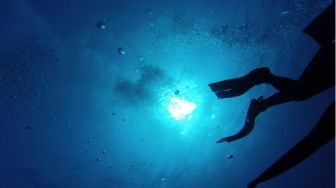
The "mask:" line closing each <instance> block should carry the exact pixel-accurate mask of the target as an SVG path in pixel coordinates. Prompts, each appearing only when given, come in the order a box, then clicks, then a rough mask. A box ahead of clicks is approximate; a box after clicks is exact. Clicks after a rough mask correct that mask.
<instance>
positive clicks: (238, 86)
mask: <svg viewBox="0 0 336 188" xmlns="http://www.w3.org/2000/svg"><path fill="white" fill-rule="evenodd" d="M271 76H272V74H271V73H270V70H269V69H268V68H266V67H263V68H258V69H255V70H253V71H251V72H250V73H248V74H247V75H245V76H243V77H240V78H234V79H229V80H223V81H220V82H215V83H211V84H209V87H210V89H211V90H212V91H213V92H216V95H217V97H218V98H228V97H236V96H239V95H242V94H243V93H245V92H246V91H248V90H249V89H251V88H252V87H253V86H255V85H258V84H262V83H267V82H269V79H270V77H271Z"/></svg>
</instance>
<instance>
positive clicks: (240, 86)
mask: <svg viewBox="0 0 336 188" xmlns="http://www.w3.org/2000/svg"><path fill="white" fill-rule="evenodd" d="M334 15H335V2H334V1H333V2H332V3H331V5H329V6H328V7H327V8H326V9H325V10H324V11H323V12H322V13H321V14H320V15H319V16H317V17H316V18H315V19H314V20H313V21H312V22H311V23H310V24H309V25H308V26H307V27H306V28H305V29H304V32H305V33H306V34H307V35H309V36H310V37H312V38H313V39H314V40H315V41H316V42H317V43H318V44H319V45H320V46H321V47H320V49H319V50H318V52H317V53H316V55H315V56H314V57H313V59H312V60H311V61H310V63H309V64H308V66H307V67H306V68H305V71H304V72H303V74H302V75H301V76H300V78H299V79H298V80H293V79H291V78H285V77H280V76H276V75H273V74H272V73H271V71H270V70H269V69H268V68H266V67H263V68H259V69H255V70H253V71H251V72H250V73H249V74H247V75H245V76H243V77H240V78H235V79H230V80H224V81H220V82H216V83H211V84H209V86H210V88H211V90H212V91H213V92H215V94H216V95H217V97H218V98H228V97H236V96H239V95H241V94H243V93H245V92H246V91H248V90H249V89H250V88H252V87H254V86H255V85H258V84H263V83H269V84H271V85H272V86H273V87H275V88H276V89H277V90H278V92H277V93H275V94H274V95H272V96H270V97H268V98H266V99H263V97H259V98H258V99H252V100H251V103H250V106H249V109H248V112H247V117H246V121H245V125H244V127H243V129H241V130H240V131H239V132H238V133H237V134H235V135H233V136H229V137H224V138H222V139H220V140H219V141H217V143H221V142H231V141H234V140H237V139H240V138H243V137H245V136H247V135H248V134H249V133H250V132H251V131H252V129H253V127H254V121H255V118H256V117H257V116H258V115H259V114H260V113H261V112H263V111H265V110H267V109H268V108H269V107H272V106H275V105H278V104H282V103H286V102H290V101H302V100H306V99H308V98H310V97H312V96H314V95H316V94H318V93H320V92H322V91H325V90H327V89H329V88H331V87H333V86H335V16H334ZM334 108H335V104H334V102H333V103H332V104H331V105H330V106H329V108H328V109H327V110H326V112H325V113H324V114H323V116H322V117H321V119H320V121H319V122H318V123H317V125H316V126H315V128H314V129H313V130H312V131H311V132H310V133H309V134H308V135H307V136H306V137H305V138H304V139H303V140H302V141H301V142H299V143H298V144H297V145H296V146H294V147H293V148H292V149H291V150H290V151H289V152H287V153H286V154H285V155H284V156H282V157H281V158H280V159H279V160H278V161H277V162H276V163H274V164H273V165H272V166H271V167H270V168H269V169H267V170H266V171H265V172H264V173H263V174H262V175H261V176H259V177H258V178H257V179H256V180H254V181H252V182H251V183H250V184H249V187H255V186H256V185H257V184H258V183H260V182H263V181H266V180H268V179H271V178H273V177H275V176H277V175H279V174H281V173H282V172H285V171H286V170H288V169H290V168H291V167H293V166H295V165H296V164H298V163H299V162H301V161H302V160H304V159H306V158H307V157H309V155H311V154H312V153H313V152H315V151H316V150H317V149H318V148H320V147H321V146H322V145H324V144H325V143H327V142H328V141H329V140H331V139H333V138H334V137H335V115H334V114H335V109H334Z"/></svg>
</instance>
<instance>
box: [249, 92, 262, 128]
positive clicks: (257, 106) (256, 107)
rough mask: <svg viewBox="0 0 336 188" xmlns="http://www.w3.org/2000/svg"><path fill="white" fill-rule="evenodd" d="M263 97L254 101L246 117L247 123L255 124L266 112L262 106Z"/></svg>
mask: <svg viewBox="0 0 336 188" xmlns="http://www.w3.org/2000/svg"><path fill="white" fill-rule="evenodd" d="M262 100H263V97H262V96H261V97H259V98H258V99H252V100H251V103H250V106H249V109H248V111H247V116H246V123H248V124H250V123H254V120H255V118H256V117H257V116H258V115H259V114H260V113H261V112H263V111H265V110H266V108H265V107H264V106H263V105H262Z"/></svg>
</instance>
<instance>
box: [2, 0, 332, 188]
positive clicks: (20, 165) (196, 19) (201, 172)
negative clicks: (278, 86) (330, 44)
mask: <svg viewBox="0 0 336 188" xmlns="http://www.w3.org/2000/svg"><path fill="white" fill-rule="evenodd" d="M329 3H330V1H329V0H328V1H327V0H320V1H316V0H314V1H313V0H307V1H304V0H287V1H285V0H284V1H266V0H244V1H234V0H227V1H223V0H222V1H220V0H210V1H207V0H185V1H178V0H170V1H154V0H152V1H149V0H148V1H147V0H139V1H135V0H134V1H131V0H126V1H115V0H110V1H108V0H104V1H89V0H83V1H64V0H59V1H42V0H30V1H29V0H13V1H11V0H2V1H1V2H0V23H1V29H0V34H1V35H0V41H1V43H0V148H1V152H0V187H4V188H7V187H9V188H12V187H13V188H16V187H17V188H26V187H27V188H40V187H43V188H44V187H47V188H68V187H69V188H73V187H80V188H96V187H97V188H111V187H117V188H119V187H121V188H123V187H140V188H157V187H161V188H175V187H178V188H187V187H195V188H198V187H208V188H219V187H221V188H222V187H228V188H241V187H246V184H247V183H248V182H249V181H251V180H253V179H254V178H255V177H257V176H258V175H259V174H260V173H261V172H262V171H263V170H264V169H266V168H267V167H268V166H270V165H271V164H272V163H273V162H274V161H275V160H276V159H278V158H279V157H280V156H281V155H282V154H284V153H285V152H286V151H288V150H289V149H290V148H291V147H292V146H293V145H294V144H295V143H297V142H298V141H299V140H300V139H301V138H303V136H305V135H306V134H307V133H308V132H309V131H310V130H311V129H312V128H313V127H314V125H315V123H316V122H317V121H318V119H319V117H320V116H321V114H322V113H323V111H324V110H325V109H326V107H327V106H328V105H329V103H330V102H331V101H332V100H333V99H334V95H335V92H334V88H332V89H330V90H328V91H325V92H323V93H321V94H319V95H316V96H314V97H313V98H311V99H310V100H307V101H304V102H291V103H287V104H283V105H279V106H276V107H274V108H271V109H269V110H267V111H266V112H264V113H262V114H261V115H260V116H259V117H258V118H257V120H256V127H255V129H254V131H253V132H252V133H251V134H250V135H249V136H247V137H245V138H244V139H241V140H238V141H236V142H232V143H230V144H227V143H225V144H215V141H217V140H218V139H219V138H221V137H223V136H228V135H231V134H234V133H235V132H237V131H238V130H239V129H240V128H241V127H242V126H243V122H244V118H245V114H246V111H247V107H248V105H249V102H250V100H251V99H252V98H256V97H259V96H260V95H263V96H265V97H267V96H270V95H271V94H272V93H274V92H275V89H273V88H272V87H271V86H270V85H260V86H257V87H255V88H253V89H251V90H250V91H249V92H247V93H246V94H244V95H242V96H239V97H236V98H229V99H223V100H217V98H216V97H215V95H214V94H213V93H211V92H210V89H209V88H208V86H207V84H209V83H211V82H215V81H218V80H223V79H228V78H233V77H239V76H242V75H245V74H246V73H248V72H249V71H250V70H252V69H254V68H257V67H261V66H267V67H269V68H270V69H271V70H272V72H274V74H278V75H282V76H288V77H292V78H298V77H299V76H300V74H301V73H302V72H303V70H304V68H305V66H306V65H307V64H308V62H309V60H310V59H311V58H312V57H313V55H314V53H315V52H316V51H317V49H318V45H317V44H316V43H315V42H314V41H313V40H312V39H310V38H309V37H307V36H305V35H304V34H303V33H302V29H303V28H304V27H305V26H306V25H307V24H308V23H309V22H310V21H311V20H312V19H313V18H314V17H315V16H317V15H318V14H319V12H321V11H322V10H323V9H324V8H325V7H326V6H327V5H328V4H329ZM98 21H104V23H106V26H107V28H106V29H105V30H103V29H98V28H97V27H96V24H97V22H98ZM119 47H122V48H124V49H125V50H126V55H124V56H121V55H119V54H118V53H117V48H119ZM140 57H143V61H139V58H140ZM177 89H178V90H179V91H180V94H179V96H180V97H183V98H185V99H188V100H189V101H192V102H194V103H196V105H197V108H196V110H195V111H194V113H193V117H192V119H191V120H189V121H176V120H174V119H173V118H171V117H170V114H169V113H168V110H167V109H166V105H167V100H169V98H170V97H173V96H174V95H175V94H174V92H175V90H177ZM228 154H232V155H233V156H234V157H233V158H232V159H228V158H227V157H226V156H227V155H228ZM334 156H335V141H334V140H332V141H331V142H329V143H328V144H327V145H325V146H324V147H322V148H321V149H320V150H319V151H318V152H316V153H315V154H313V155H312V156H311V157H310V158H308V159H307V160H305V161H304V162H302V163H301V164H299V165H298V166H296V167H295V168H293V169H291V170H290V171H288V172H287V173H285V174H282V175H281V176H279V177H277V178H275V179H272V180H271V181H268V182H266V183H263V184H261V185H260V188H262V187H272V188H283V187H287V188H297V187H323V188H332V187H334V176H335V172H334V167H335V163H334Z"/></svg>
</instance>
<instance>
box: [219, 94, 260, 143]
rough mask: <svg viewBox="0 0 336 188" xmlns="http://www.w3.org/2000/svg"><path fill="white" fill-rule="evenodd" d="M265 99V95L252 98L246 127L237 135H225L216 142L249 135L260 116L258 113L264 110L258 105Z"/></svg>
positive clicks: (233, 139) (230, 140)
mask: <svg viewBox="0 0 336 188" xmlns="http://www.w3.org/2000/svg"><path fill="white" fill-rule="evenodd" d="M262 99H263V97H262V96H261V97H259V98H258V99H252V100H251V103H250V106H249V109H248V112H247V115H246V120H245V125H244V127H243V128H242V129H241V130H240V131H239V132H238V133H236V134H235V135H232V136H228V137H224V138H222V139H220V140H218V141H217V142H216V143H222V142H232V141H235V140H238V139H241V138H243V137H245V136H247V135H248V134H249V133H250V132H251V131H252V130H253V128H254V122H255V118H256V117H257V116H258V114H259V113H260V112H262V111H264V110H263V109H262V108H260V107H259V106H258V105H259V104H260V101H261V100H262Z"/></svg>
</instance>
